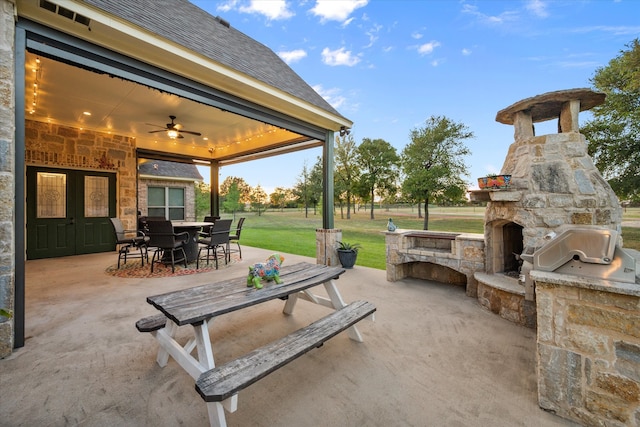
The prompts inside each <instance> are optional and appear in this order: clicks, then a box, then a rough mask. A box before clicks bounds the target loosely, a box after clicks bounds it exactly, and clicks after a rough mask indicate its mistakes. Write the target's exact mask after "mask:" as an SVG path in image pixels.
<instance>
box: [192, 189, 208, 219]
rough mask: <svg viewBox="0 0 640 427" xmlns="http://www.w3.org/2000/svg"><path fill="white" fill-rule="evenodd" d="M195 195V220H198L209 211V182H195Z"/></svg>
mask: <svg viewBox="0 0 640 427" xmlns="http://www.w3.org/2000/svg"><path fill="white" fill-rule="evenodd" d="M195 195H196V220H200V219H202V218H204V217H205V216H206V215H208V214H210V213H211V188H210V187H209V184H205V183H204V182H197V183H196V184H195Z"/></svg>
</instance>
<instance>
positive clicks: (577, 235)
mask: <svg viewBox="0 0 640 427" xmlns="http://www.w3.org/2000/svg"><path fill="white" fill-rule="evenodd" d="M617 240H618V233H617V232H616V231H614V230H608V229H599V228H587V227H582V228H579V227H574V228H569V229H566V230H565V231H563V232H562V233H561V234H559V235H557V236H555V235H550V236H549V238H548V242H547V243H545V244H544V245H542V246H541V247H540V248H539V249H538V250H536V251H535V252H534V253H533V269H534V270H542V271H552V272H554V273H561V274H571V275H575V276H587V277H596V278H599V279H604V280H613V281H617V282H626V283H637V282H638V279H637V274H638V272H637V271H636V260H635V258H633V257H632V256H631V255H629V254H628V253H626V252H625V251H624V250H623V249H622V248H620V247H619V246H618V245H617V244H616V242H617Z"/></svg>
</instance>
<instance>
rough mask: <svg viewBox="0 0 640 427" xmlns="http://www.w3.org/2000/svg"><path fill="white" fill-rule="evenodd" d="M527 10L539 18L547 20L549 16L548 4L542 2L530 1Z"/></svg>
mask: <svg viewBox="0 0 640 427" xmlns="http://www.w3.org/2000/svg"><path fill="white" fill-rule="evenodd" d="M525 8H526V9H527V10H528V11H529V12H531V13H533V14H534V15H536V16H537V17H539V18H546V17H547V16H549V12H547V4H546V3H545V2H543V1H542V0H529V2H528V3H527V4H526V5H525Z"/></svg>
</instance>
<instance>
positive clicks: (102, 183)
mask: <svg viewBox="0 0 640 427" xmlns="http://www.w3.org/2000/svg"><path fill="white" fill-rule="evenodd" d="M84 216H85V217H87V218H96V217H105V216H109V178H107V177H106V176H85V177H84Z"/></svg>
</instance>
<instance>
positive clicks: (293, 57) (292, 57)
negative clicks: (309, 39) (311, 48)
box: [278, 49, 307, 64]
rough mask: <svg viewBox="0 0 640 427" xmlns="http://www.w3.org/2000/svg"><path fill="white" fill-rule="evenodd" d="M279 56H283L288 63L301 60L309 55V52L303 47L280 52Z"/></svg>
mask: <svg viewBox="0 0 640 427" xmlns="http://www.w3.org/2000/svg"><path fill="white" fill-rule="evenodd" d="M278 56H279V57H280V58H282V60H283V61H284V62H286V63H287V64H293V63H294V62H298V61H300V60H301V59H302V58H304V57H306V56H307V52H305V51H304V50H303V49H295V50H290V51H288V52H287V51H282V52H278Z"/></svg>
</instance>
